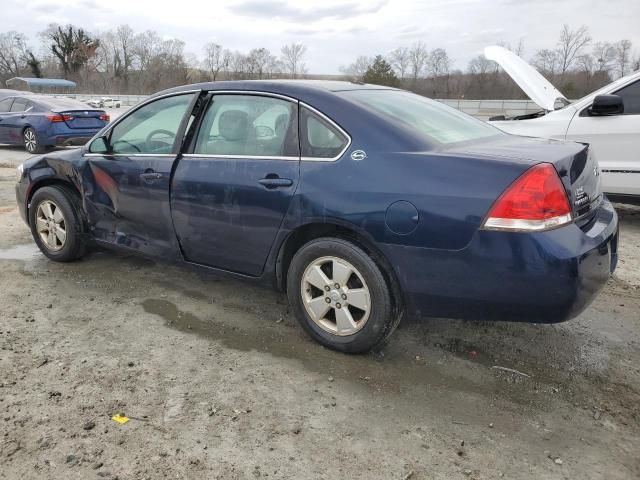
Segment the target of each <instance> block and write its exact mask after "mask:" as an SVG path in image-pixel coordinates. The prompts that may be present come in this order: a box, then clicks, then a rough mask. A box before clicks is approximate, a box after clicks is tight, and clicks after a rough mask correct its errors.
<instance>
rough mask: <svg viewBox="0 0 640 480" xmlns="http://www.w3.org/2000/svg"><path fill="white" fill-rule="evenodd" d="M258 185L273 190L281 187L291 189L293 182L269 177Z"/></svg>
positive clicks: (287, 179)
mask: <svg viewBox="0 0 640 480" xmlns="http://www.w3.org/2000/svg"><path fill="white" fill-rule="evenodd" d="M258 183H259V184H260V185H262V186H263V187H266V188H269V189H272V188H279V187H290V186H291V185H293V180H291V179H290V178H280V177H269V176H267V177H266V178H262V179H260V180H258Z"/></svg>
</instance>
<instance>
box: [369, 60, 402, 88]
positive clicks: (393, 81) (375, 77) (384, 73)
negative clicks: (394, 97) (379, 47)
mask: <svg viewBox="0 0 640 480" xmlns="http://www.w3.org/2000/svg"><path fill="white" fill-rule="evenodd" d="M362 80H363V81H364V82H365V83H373V84H375V85H387V86H389V87H395V86H397V85H398V77H396V74H395V73H394V72H393V68H392V67H391V65H390V64H389V62H387V61H386V60H385V59H384V57H383V56H382V55H376V57H375V58H374V60H373V63H372V64H371V66H369V68H368V69H367V71H366V72H365V74H364V76H363V77H362Z"/></svg>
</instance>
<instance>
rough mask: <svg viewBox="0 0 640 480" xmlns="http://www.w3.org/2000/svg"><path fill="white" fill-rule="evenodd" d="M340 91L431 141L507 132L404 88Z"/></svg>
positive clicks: (459, 140)
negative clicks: (406, 90) (403, 89)
mask: <svg viewBox="0 0 640 480" xmlns="http://www.w3.org/2000/svg"><path fill="white" fill-rule="evenodd" d="M341 94H342V95H344V96H345V97H349V98H350V99H352V100H354V101H355V102H357V103H359V104H361V105H364V106H365V107H367V108H369V109H371V110H374V111H375V112H376V113H379V114H381V115H382V116H383V117H386V118H387V119H388V120H391V121H393V122H398V123H402V124H403V125H404V127H406V128H408V129H410V130H411V131H413V132H414V133H417V134H418V135H419V136H421V137H423V138H425V139H426V140H427V141H429V142H431V143H433V142H436V143H439V144H444V145H448V144H451V143H458V142H465V141H469V140H478V139H481V138H488V137H494V136H497V135H505V133H503V132H502V131H500V130H498V129H497V128H495V127H493V126H491V125H489V124H487V123H485V122H482V121H480V120H477V119H475V118H473V117H471V116H469V115H467V114H466V113H462V112H460V111H459V110H456V109H454V108H451V107H449V106H447V105H444V104H443V103H440V102H436V101H434V100H431V99H429V98H426V97H422V96H420V95H416V94H413V93H409V92H405V91H402V90H349V91H345V92H341Z"/></svg>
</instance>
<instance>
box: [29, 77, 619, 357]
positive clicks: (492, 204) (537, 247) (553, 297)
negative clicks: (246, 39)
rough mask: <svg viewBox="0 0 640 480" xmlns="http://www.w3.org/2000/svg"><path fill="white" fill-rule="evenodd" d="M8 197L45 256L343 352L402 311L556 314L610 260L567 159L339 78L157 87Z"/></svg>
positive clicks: (381, 330)
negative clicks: (241, 291) (126, 275)
mask: <svg viewBox="0 0 640 480" xmlns="http://www.w3.org/2000/svg"><path fill="white" fill-rule="evenodd" d="M17 200H18V204H19V207H20V211H21V214H22V217H23V218H24V220H25V221H26V222H27V223H28V224H29V226H30V227H31V231H32V233H33V238H34V240H35V242H36V243H37V244H38V246H39V247H40V249H41V250H42V252H43V253H44V254H45V255H46V256H47V257H49V258H51V259H53V260H57V261H70V260H75V259H77V258H79V257H81V256H82V255H83V254H84V253H85V252H86V250H87V248H88V247H89V246H91V245H93V244H95V245H103V246H112V247H118V248H122V249H125V250H128V251H133V252H139V253H142V254H146V255H152V256H156V257H161V258H163V259H169V260H174V261H178V262H186V263H188V264H191V265H194V266H198V267H200V268H205V269H210V270H215V271H218V272H227V273H229V274H231V275H234V276H239V277H243V278H246V279H253V280H255V281H261V282H266V283H269V284H272V285H274V286H276V287H277V288H279V289H282V290H285V291H286V292H287V295H288V298H289V301H290V304H291V307H292V310H293V313H294V315H295V316H296V318H297V319H298V320H299V321H300V323H301V325H302V326H303V327H304V328H305V330H306V331H307V332H309V334H310V335H311V336H312V337H313V338H314V339H316V340H317V341H319V342H320V343H322V344H324V345H326V346H328V347H331V348H334V349H337V350H341V351H344V352H362V351H366V350H368V349H370V348H372V347H374V346H375V345H377V344H379V343H381V342H382V341H383V340H384V339H385V338H386V337H387V336H388V335H389V334H390V333H391V332H392V331H393V330H394V328H395V327H396V326H397V325H398V322H399V321H400V319H401V317H402V316H403V315H407V316H411V317H414V316H437V317H451V318H466V319H490V320H510V321H530V322H559V321H563V320H566V319H569V318H571V317H573V316H575V315H577V314H578V313H579V312H581V311H582V310H583V309H584V308H585V307H587V305H589V303H590V302H591V301H592V300H593V298H594V297H595V295H596V294H597V292H598V291H599V290H600V289H601V288H602V286H603V285H604V284H605V282H606V281H607V279H608V278H609V274H610V272H611V271H613V269H614V268H615V266H616V260H617V229H618V220H617V216H616V213H615V211H614V209H613V208H612V206H611V204H610V203H609V201H608V200H607V199H606V198H605V197H604V196H603V195H602V192H601V189H600V176H599V170H598V165H597V163H596V161H595V160H594V158H593V157H592V156H591V155H590V152H589V148H588V146H587V145H584V144H579V143H571V142H560V141H551V140H540V139H533V138H524V137H517V136H512V135H508V134H505V133H502V132H501V131H499V130H497V129H496V128H494V127H492V126H490V125H488V124H486V123H483V122H480V121H478V120H475V119H473V118H471V117H469V116H467V115H465V114H463V113H460V112H458V111H456V110H453V109H451V108H449V107H447V106H445V105H442V104H440V103H438V102H435V101H432V100H429V99H427V98H424V97H421V96H418V95H414V94H411V93H408V92H405V91H401V90H395V89H390V88H384V87H376V86H371V85H360V84H354V83H346V82H307V81H242V82H218V83H206V84H197V85H189V86H185V87H179V88H175V89H172V90H168V91H164V92H162V93H159V94H157V95H155V96H153V97H152V98H149V99H148V100H147V101H145V102H143V103H141V104H140V105H138V106H137V107H135V108H133V109H132V110H131V111H129V112H128V113H127V114H125V115H124V116H122V117H121V118H119V119H118V120H116V121H115V122H114V123H113V124H112V125H109V126H108V127H106V128H105V129H103V130H102V131H101V132H100V133H99V134H98V135H97V136H96V137H95V138H94V139H93V140H92V141H91V142H90V143H89V144H88V145H87V146H86V147H85V148H82V149H78V150H74V151H63V152H60V151H58V152H55V153H50V154H45V155H41V156H38V157H35V158H32V159H30V160H28V161H27V162H25V163H24V164H23V165H22V166H21V167H20V168H19V182H18V184H17Z"/></svg>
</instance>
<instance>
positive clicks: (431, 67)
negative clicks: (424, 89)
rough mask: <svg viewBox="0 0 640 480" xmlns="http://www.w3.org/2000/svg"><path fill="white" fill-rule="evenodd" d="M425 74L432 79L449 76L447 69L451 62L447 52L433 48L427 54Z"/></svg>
mask: <svg viewBox="0 0 640 480" xmlns="http://www.w3.org/2000/svg"><path fill="white" fill-rule="evenodd" d="M426 63H427V72H429V75H431V76H432V77H442V76H445V75H449V68H450V67H451V60H449V55H448V54H447V51H446V50H445V49H443V48H435V49H433V50H431V52H430V53H429V57H428V58H427V62H426Z"/></svg>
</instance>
